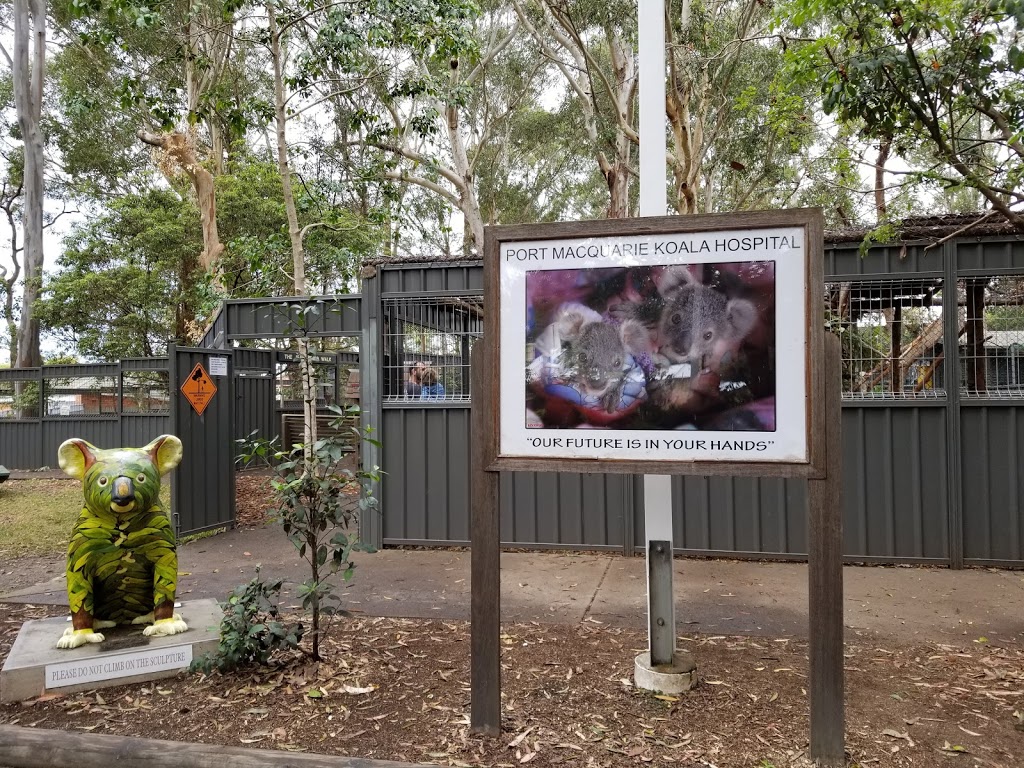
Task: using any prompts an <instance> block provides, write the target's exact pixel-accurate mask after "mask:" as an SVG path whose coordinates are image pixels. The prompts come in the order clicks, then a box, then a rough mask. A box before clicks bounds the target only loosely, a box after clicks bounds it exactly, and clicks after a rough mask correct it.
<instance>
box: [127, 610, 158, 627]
mask: <svg viewBox="0 0 1024 768" xmlns="http://www.w3.org/2000/svg"><path fill="white" fill-rule="evenodd" d="M152 623H153V612H152V611H150V612H149V613H147V614H146V615H145V616H136V617H135V618H134V619H132V624H152Z"/></svg>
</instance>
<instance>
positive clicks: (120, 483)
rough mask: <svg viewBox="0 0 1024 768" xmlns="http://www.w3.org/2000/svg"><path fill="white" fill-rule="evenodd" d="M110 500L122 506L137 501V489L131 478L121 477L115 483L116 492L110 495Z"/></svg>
mask: <svg viewBox="0 0 1024 768" xmlns="http://www.w3.org/2000/svg"><path fill="white" fill-rule="evenodd" d="M110 500H111V501H112V502H113V503H114V504H121V505H123V504H128V503H129V502H131V501H134V500H135V488H134V486H133V485H132V481H131V478H129V477H119V478H117V480H115V481H114V492H113V493H112V494H111V495H110Z"/></svg>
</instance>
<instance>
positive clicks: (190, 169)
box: [136, 131, 224, 292]
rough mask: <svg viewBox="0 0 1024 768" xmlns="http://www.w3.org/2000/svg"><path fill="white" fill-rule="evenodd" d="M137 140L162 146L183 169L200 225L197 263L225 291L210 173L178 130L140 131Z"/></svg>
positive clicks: (214, 197)
mask: <svg viewBox="0 0 1024 768" xmlns="http://www.w3.org/2000/svg"><path fill="white" fill-rule="evenodd" d="M136 135H137V136H138V137H139V139H140V140H141V141H142V142H144V143H145V144H149V145H150V146H151V147H158V148H159V149H162V150H163V151H164V152H165V153H167V156H168V157H170V158H171V159H172V160H174V162H175V163H177V164H178V166H179V167H180V168H181V170H183V171H184V172H185V175H186V176H188V178H189V181H191V182H192V188H193V189H194V190H195V193H196V200H197V202H198V204H199V216H200V221H201V222H202V226H203V252H202V254H201V255H200V257H199V263H200V264H202V266H203V269H204V270H206V271H207V272H208V273H209V274H210V275H212V276H213V280H214V285H215V286H216V287H217V288H218V290H220V291H221V292H223V291H224V286H223V283H222V282H221V275H220V272H219V270H218V269H217V259H218V258H220V255H221V254H222V253H224V244H223V243H221V241H220V235H219V234H218V232H217V197H216V194H215V192H214V188H213V174H212V173H210V172H209V171H208V170H206V168H204V167H203V165H202V163H200V162H199V158H198V157H196V150H195V147H194V146H193V145H192V142H191V141H190V140H189V137H188V136H186V135H185V134H184V133H181V132H180V131H174V132H173V133H148V132H147V131H139V132H138V133H137V134H136Z"/></svg>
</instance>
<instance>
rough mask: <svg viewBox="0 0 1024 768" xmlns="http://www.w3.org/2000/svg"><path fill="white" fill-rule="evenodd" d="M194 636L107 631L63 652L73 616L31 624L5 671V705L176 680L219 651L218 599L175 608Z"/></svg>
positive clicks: (0, 691)
mask: <svg viewBox="0 0 1024 768" xmlns="http://www.w3.org/2000/svg"><path fill="white" fill-rule="evenodd" d="M175 612H176V613H180V614H181V617H182V619H184V621H185V623H186V624H188V631H186V632H182V633H181V634H179V635H170V636H169V637H146V636H144V635H143V634H142V630H143V629H144V627H143V626H134V627H115V628H112V629H104V630H101V631H102V633H103V635H104V637H105V639H104V641H103V642H102V643H86V644H85V645H83V646H81V647H79V648H68V649H59V648H57V641H58V640H59V639H60V637H61V635H62V634H63V632H64V630H65V629H66V628H67V627H69V626H70V623H69V621H68V619H67V617H64V616H59V617H56V618H52V619H41V620H38V621H26V622H25V623H24V624H23V625H22V627H21V630H20V631H19V632H18V637H17V638H16V639H15V641H14V645H13V646H12V647H11V652H10V653H9V654H8V655H7V660H6V661H5V662H4V666H3V670H2V671H0V701H22V700H24V699H30V698H33V697H35V696H39V695H41V694H44V693H74V692H76V691H87V690H93V689H96V688H107V687H110V686H114V685H126V684H128V683H139V682H144V681H148V680H156V679H159V678H162V677H173V676H174V675H176V674H178V672H180V671H181V670H182V669H184V668H186V667H188V665H189V664H190V663H191V661H192V660H193V659H197V658H199V657H200V656H203V655H204V654H206V653H212V652H214V651H216V650H217V644H218V642H219V639H220V620H221V617H222V616H223V612H222V611H221V609H220V606H219V605H218V604H217V601H216V600H211V599H206V600H192V601H188V602H183V603H182V604H181V607H180V608H176V609H175Z"/></svg>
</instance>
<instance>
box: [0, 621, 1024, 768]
mask: <svg viewBox="0 0 1024 768" xmlns="http://www.w3.org/2000/svg"><path fill="white" fill-rule="evenodd" d="M53 612H54V611H53V610H52V609H46V608H37V607H32V606H19V605H0V656H5V655H6V652H7V650H8V648H9V646H10V643H11V642H12V641H13V638H14V635H15V634H16V632H17V630H18V628H19V627H20V626H21V623H22V622H23V621H24V620H26V619H29V618H38V617H41V616H44V615H50V614H52V613H53ZM501 644H502V675H503V696H502V712H503V718H504V719H503V733H502V735H501V737H500V738H485V737H480V736H474V735H471V734H470V733H469V711H470V681H469V628H468V626H467V625H466V624H465V623H461V622H438V621H423V620H401V619H366V618H360V619H351V620H345V621H344V622H343V623H338V624H335V626H334V627H333V628H332V630H331V632H330V635H329V637H328V638H327V639H326V641H325V648H326V653H325V658H326V661H324V662H321V663H319V664H314V663H311V662H309V661H308V660H307V659H306V658H304V657H303V656H301V655H300V654H297V653H295V654H291V655H288V656H284V657H281V658H278V659H277V660H276V661H275V663H274V664H273V665H272V666H270V667H267V668H259V669H255V670H247V671H243V672H237V673H232V674H227V675H221V674H217V673H215V674H213V675H210V676H203V675H198V674H185V673H182V674H180V675H179V676H178V677H176V678H172V679H166V680H160V681H156V682H154V683H150V684H144V685H135V686H123V687H117V688H107V689H103V690H100V691H95V692H91V693H81V694H71V695H67V696H59V695H47V696H44V697H42V698H40V699H36V700H32V701H28V702H25V703H21V704H13V705H4V706H0V722H3V723H8V724H18V725H22V726H29V727H36V728H54V729H63V730H70V731H86V732H92V733H112V734H119V735H130V736H141V737H150V738H161V739H174V740H181V741H192V742H203V743H210V744H225V745H236V746H237V745H252V746H253V747H257V748H269V749H285V750H296V751H311V752H320V753H329V754H339V755H352V756H360V757H373V758H379V759H391V760H403V761H415V762H423V763H435V764H439V765H450V766H518V765H524V764H532V765H534V766H556V765H572V766H577V765H579V766H630V765H637V764H642V763H654V764H659V765H660V764H678V765H692V766H717V767H718V768H733V767H735V768H741V767H742V768H752V767H753V768H770V767H775V768H781V767H782V766H798V765H806V749H807V738H808V729H809V723H808V704H807V687H808V681H807V655H806V654H807V648H806V644H805V643H803V642H797V641H794V640H787V639H773V638H750V637H725V636H718V637H703V636H694V637H686V638H683V639H682V640H681V647H682V648H684V649H686V650H689V651H691V652H692V653H693V654H694V656H695V657H696V659H697V662H698V665H699V669H700V674H701V678H702V679H701V683H700V685H699V686H698V687H697V688H696V689H695V690H694V691H692V692H690V693H688V694H685V695H683V696H655V695H652V694H649V693H646V692H642V691H639V690H637V689H636V688H634V687H633V685H632V683H631V677H632V664H633V658H634V656H635V655H636V653H638V652H639V651H640V649H642V648H643V647H644V646H645V645H646V640H645V637H644V635H643V634H642V633H639V632H635V631H630V630H623V629H614V628H610V627H606V626H604V625H599V624H597V623H593V622H587V623H584V624H582V625H576V626H553V625H543V624H517V625H510V626H506V627H504V628H503V634H502V636H501ZM846 681H847V696H846V708H847V709H846V723H847V734H846V739H847V747H848V751H849V755H850V758H851V765H855V766H880V767H885V766H925V767H931V766H940V765H977V766H999V767H1000V768H1019V767H1020V766H1021V765H1024V733H1022V729H1024V651H1022V650H1021V649H1020V648H1019V647H997V646H994V645H989V644H987V643H979V644H974V645H973V646H972V647H969V648H957V647H952V646H945V645H937V646H908V647H902V648H894V647H873V646H871V645H849V646H847V650H846Z"/></svg>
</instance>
